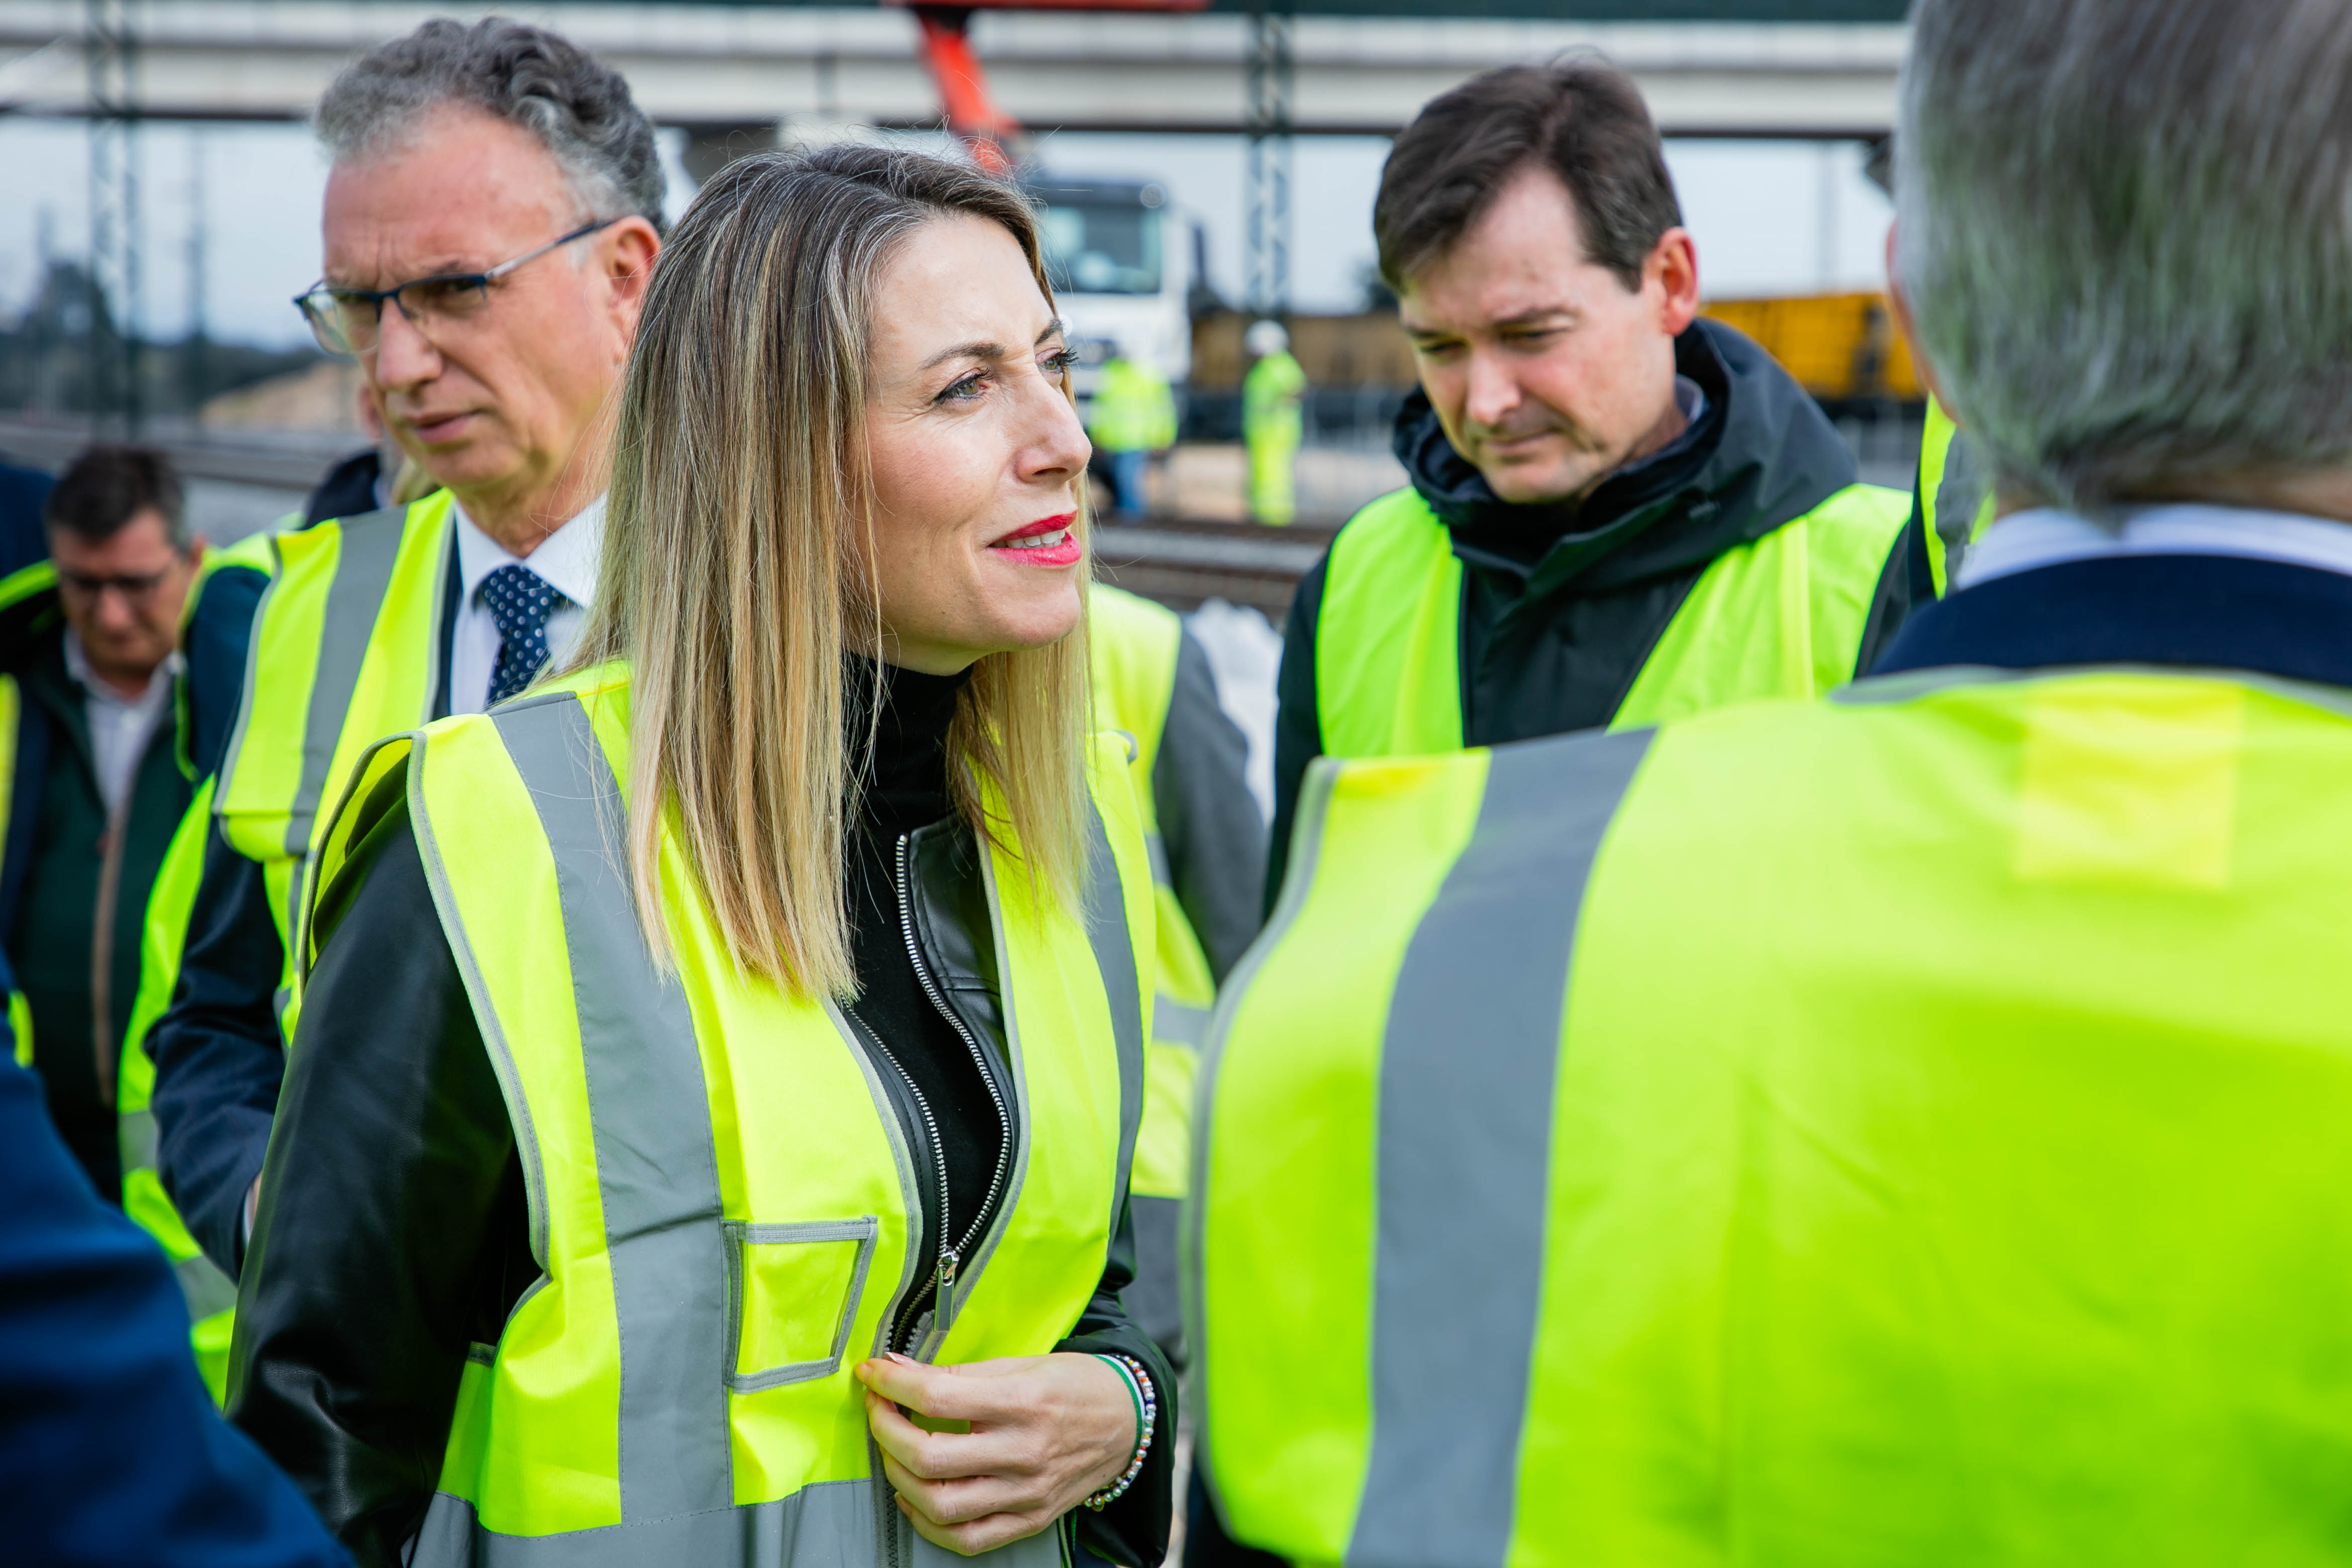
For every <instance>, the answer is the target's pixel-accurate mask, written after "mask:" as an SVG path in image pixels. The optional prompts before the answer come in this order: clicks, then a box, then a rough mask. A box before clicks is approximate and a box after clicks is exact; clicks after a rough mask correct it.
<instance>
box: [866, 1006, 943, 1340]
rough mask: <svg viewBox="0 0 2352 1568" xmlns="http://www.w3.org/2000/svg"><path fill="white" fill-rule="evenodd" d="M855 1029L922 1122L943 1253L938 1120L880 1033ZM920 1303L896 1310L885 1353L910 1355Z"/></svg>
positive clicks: (918, 1220) (910, 1296) (917, 1295)
mask: <svg viewBox="0 0 2352 1568" xmlns="http://www.w3.org/2000/svg"><path fill="white" fill-rule="evenodd" d="M857 1027H858V1029H859V1030H860V1032H862V1033H863V1034H864V1035H865V1036H866V1038H867V1039H868V1040H872V1041H873V1042H874V1049H875V1050H877V1051H880V1052H881V1053H882V1060H884V1061H887V1062H888V1063H889V1064H890V1071H893V1072H895V1073H897V1074H898V1082H901V1083H903V1084H905V1085H906V1086H907V1097H908V1099H910V1100H912V1101H913V1102H914V1103H915V1114H917V1115H918V1116H920V1117H921V1118H922V1119H923V1132H924V1134H925V1136H926V1138H927V1139H928V1141H929V1145H930V1147H929V1154H930V1156H931V1166H932V1169H933V1172H934V1174H935V1175H936V1176H937V1177H938V1187H939V1195H940V1235H941V1238H942V1249H943V1250H944V1247H945V1242H944V1238H945V1236H946V1233H947V1227H948V1157H947V1154H946V1151H945V1150H943V1149H942V1148H941V1147H940V1124H939V1119H938V1118H937V1117H935V1116H933V1115H932V1114H931V1103H930V1102H929V1100H927V1099H925V1098H924V1097H923V1087H922V1085H921V1084H919V1083H918V1082H915V1075H914V1074H913V1073H911V1072H909V1071H907V1064H906V1063H905V1062H903V1061H899V1060H898V1053H897V1052H896V1051H892V1050H891V1049H890V1042H889V1041H888V1040H884V1039H883V1038H882V1031H881V1030H877V1029H869V1028H866V1026H865V1025H864V1023H863V1022H862V1021H861V1022H860V1023H859V1024H858V1026H857ZM922 1224H923V1216H922V1206H921V1205H919V1204H918V1205H917V1206H916V1212H915V1215H914V1227H913V1229H914V1233H915V1235H916V1236H917V1238H919V1237H920V1236H921V1234H922ZM922 1300H923V1292H922V1291H920V1290H913V1291H908V1292H907V1299H906V1301H903V1302H901V1303H900V1304H899V1307H898V1321H897V1322H894V1323H893V1324H891V1326H890V1338H889V1342H888V1348H889V1349H891V1350H895V1351H901V1352H911V1351H912V1350H913V1349H914V1343H913V1342H914V1324H913V1322H912V1320H913V1319H914V1317H915V1316H916V1311H915V1309H916V1308H918V1307H919V1306H920V1305H921V1304H922Z"/></svg>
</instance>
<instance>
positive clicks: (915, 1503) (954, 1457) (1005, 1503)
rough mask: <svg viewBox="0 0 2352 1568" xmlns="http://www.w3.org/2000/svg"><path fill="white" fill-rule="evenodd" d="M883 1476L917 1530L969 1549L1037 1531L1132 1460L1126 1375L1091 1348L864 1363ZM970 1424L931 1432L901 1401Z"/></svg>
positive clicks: (953, 1547) (860, 1376) (953, 1548)
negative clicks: (962, 1360) (967, 1359)
mask: <svg viewBox="0 0 2352 1568" xmlns="http://www.w3.org/2000/svg"><path fill="white" fill-rule="evenodd" d="M857 1380H858V1381H859V1382H860V1383H863V1384H864V1385H866V1422H867V1424H868V1425H869V1426H871V1427H873V1428H874V1440H875V1441H876V1442H877V1443H878V1444H879V1445H881V1448H882V1469H883V1473H884V1474H885V1475H887V1476H888V1477H889V1478H890V1484H891V1485H892V1486H893V1487H896V1488H897V1489H898V1506H899V1508H900V1509H901V1510H903V1511H905V1513H906V1515H907V1517H908V1519H910V1520H912V1521H914V1525H915V1531H916V1533H917V1534H919V1535H920V1536H921V1537H922V1538H923V1539H924V1540H926V1541H929V1542H932V1543H933V1544H934V1545H939V1546H944V1547H946V1548H947V1549H948V1550H949V1551H950V1552H962V1553H964V1554H965V1555H967V1556H970V1555H971V1554H972V1553H973V1552H986V1551H989V1550H990V1549H992V1548H993V1547H998V1546H1002V1545H1003V1544H1004V1543H1005V1542H1009V1541H1019V1540H1020V1539H1022V1538H1023V1537H1024V1536H1028V1535H1034V1534H1036V1533H1037V1532H1038V1531H1041V1530H1043V1529H1045V1527H1046V1526H1047V1525H1049V1524H1052V1523H1053V1522H1054V1521H1055V1520H1057V1519H1059V1518H1061V1517H1062V1515H1064V1514H1066V1513H1067V1512H1068V1511H1070V1510H1071V1509H1073V1508H1075V1507H1076V1506H1077V1505H1078V1503H1079V1502H1081V1501H1082V1500H1085V1499H1087V1498H1088V1497H1091V1496H1092V1495H1093V1494H1095V1493H1096V1492H1097V1491H1100V1490H1102V1489H1103V1488H1104V1487H1107V1486H1108V1485H1109V1484H1110V1483H1111V1482H1112V1481H1114V1480H1116V1479H1118V1477H1119V1476H1120V1474H1121V1473H1122V1472H1124V1471H1125V1470H1126V1469H1127V1465H1128V1461H1129V1459H1131V1458H1134V1457H1135V1441H1136V1432H1135V1399H1134V1396H1132V1395H1130V1394H1129V1392H1128V1387H1127V1380H1126V1379H1125V1378H1123V1377H1121V1376H1120V1375H1118V1373H1116V1372H1114V1371H1112V1370H1111V1369H1110V1368H1109V1367H1108V1366H1106V1365H1104V1364H1102V1363H1101V1362H1099V1361H1097V1360H1096V1359H1095V1358H1094V1357H1093V1356H1091V1355H1078V1354H1071V1353H1069V1352H1064V1353H1062V1354H1055V1355H1029V1356H1013V1357H1007V1358H1005V1359H1003V1360H1000V1361H975V1362H971V1363H970V1364H966V1365H963V1366H927V1365H925V1364H923V1363H921V1362H919V1361H911V1360H909V1359H908V1358H907V1357H906V1356H903V1355H897V1354H892V1355H888V1356H882V1357H877V1358H876V1359H874V1360H872V1361H868V1362H866V1363H864V1364H861V1365H859V1367H858V1368H857ZM899 1406H906V1408H907V1409H908V1410H911V1411H913V1412H915V1413H916V1414H917V1415H919V1416H924V1417H926V1418H928V1419H929V1420H933V1421H961V1422H967V1423H969V1424H970V1426H971V1430H970V1431H969V1432H928V1431H925V1430H924V1429H923V1428H922V1427H918V1426H917V1425H915V1423H914V1422H912V1421H910V1420H908V1418H907V1417H906V1416H905V1415H903V1414H901V1413H900V1411H899Z"/></svg>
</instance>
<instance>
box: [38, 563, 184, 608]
mask: <svg viewBox="0 0 2352 1568" xmlns="http://www.w3.org/2000/svg"><path fill="white" fill-rule="evenodd" d="M178 570H179V564H178V563H177V562H176V561H175V562H174V563H173V564H172V565H170V566H167V567H165V568H164V569H163V570H161V571H142V572H138V573H135V574H133V573H129V572H124V573H121V574H118V575H116V576H113V577H94V576H92V575H90V574H89V573H88V572H82V571H68V570H65V568H63V567H59V568H58V569H57V571H58V591H61V592H63V593H64V594H66V595H67V596H68V597H69V598H73V599H77V600H85V601H92V602H94V601H96V600H97V599H98V598H99V596H100V594H103V593H105V592H106V591H108V590H109V589H111V590H113V591H115V592H117V593H119V594H121V595H122V597H123V598H124V599H125V600H127V601H130V602H131V603H132V604H144V603H145V602H146V601H149V600H150V599H152V598H154V597H155V593H156V591H157V590H158V589H160V588H162V587H163V585H164V584H165V583H167V582H169V581H171V580H172V578H173V575H174V574H175V573H176V572H177V571H178Z"/></svg>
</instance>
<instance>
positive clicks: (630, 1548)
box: [410, 1480, 1062, 1568]
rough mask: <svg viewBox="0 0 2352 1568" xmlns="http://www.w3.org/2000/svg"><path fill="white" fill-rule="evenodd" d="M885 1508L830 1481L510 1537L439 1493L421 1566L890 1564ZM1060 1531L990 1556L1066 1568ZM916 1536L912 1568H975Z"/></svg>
mask: <svg viewBox="0 0 2352 1568" xmlns="http://www.w3.org/2000/svg"><path fill="white" fill-rule="evenodd" d="M877 1503H878V1504H879V1505H880V1506H881V1507H883V1508H887V1509H888V1511H889V1514H890V1517H891V1518H892V1519H893V1520H896V1519H897V1518H898V1510H897V1509H896V1508H890V1507H889V1504H888V1501H887V1497H886V1496H883V1495H881V1494H879V1493H877V1488H876V1487H875V1484H874V1483H873V1482H872V1481H870V1480H851V1481H824V1482H821V1483H819V1484H817V1485H815V1486H809V1487H803V1488H802V1489H801V1490H799V1491H796V1492H794V1493H793V1495H792V1496H790V1497H788V1498H785V1499H782V1500H781V1501H777V1502H761V1503H747V1504H745V1505H743V1506H742V1507H740V1508H728V1509H722V1510H720V1511H717V1512H714V1513H700V1514H694V1515H691V1516H689V1517H685V1518H678V1519H665V1520H657V1521H652V1522H650V1523H646V1524H616V1525H612V1526H609V1527H607V1528H606V1529H604V1530H577V1531H572V1532H570V1533H569V1534H564V1535H500V1534H499V1533H498V1532H496V1531H488V1530H485V1529H483V1528H482V1525H481V1521H479V1520H478V1519H477V1518H476V1517H475V1514H474V1507H473V1505H472V1504H471V1503H469V1502H467V1501H466V1500H465V1499H463V1498H461V1497H457V1496H455V1495H453V1494H451V1493H449V1492H438V1493H436V1494H435V1496H434V1499H433V1502H432V1506H431V1507H429V1508H428V1509H426V1510H425V1525H424V1528H423V1529H422V1530H420V1531H418V1532H417V1536H416V1545H415V1555H414V1556H413V1557H412V1558H411V1559H410V1563H411V1568H509V1565H511V1568H650V1565H653V1564H663V1565H665V1568H666V1565H667V1564H670V1563H691V1564H693V1568H855V1565H857V1564H864V1563H878V1562H879V1561H881V1552H880V1549H879V1547H878V1546H877V1542H876V1540H875V1532H874V1521H876V1519H877V1518H878V1517H880V1515H879V1514H878V1513H877ZM1061 1536H1062V1531H1061V1529H1060V1528H1059V1527H1056V1528H1055V1529H1052V1530H1048V1531H1045V1532H1043V1533H1042V1534H1038V1535H1033V1536H1031V1537H1030V1538H1029V1539H1028V1540H1026V1541H1016V1542H1013V1544H1012V1545H1010V1546H1001V1547H999V1548H997V1549H996V1550H995V1551H994V1552H988V1553H986V1554H985V1555H984V1557H983V1558H982V1559H980V1560H981V1561H985V1562H987V1563H992V1564H1002V1565H1003V1568H1061V1563H1062V1547H1061ZM971 1561H974V1560H973V1559H971V1558H966V1557H957V1556H955V1555H954V1554H953V1553H951V1552H945V1551H943V1550H941V1549H940V1548H939V1547H936V1546H933V1545H932V1544H931V1543H930V1542H927V1541H923V1540H921V1539H919V1538H916V1539H915V1544H914V1551H913V1553H912V1563H911V1564H910V1568H929V1565H930V1564H934V1563H937V1564H945V1563H968V1562H971Z"/></svg>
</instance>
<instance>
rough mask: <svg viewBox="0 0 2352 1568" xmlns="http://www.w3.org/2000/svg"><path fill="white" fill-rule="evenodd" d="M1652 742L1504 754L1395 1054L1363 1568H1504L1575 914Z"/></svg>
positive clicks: (1426, 918)
mask: <svg viewBox="0 0 2352 1568" xmlns="http://www.w3.org/2000/svg"><path fill="white" fill-rule="evenodd" d="M1652 733H1653V732H1651V731H1649V730H1646V729H1641V730H1631V731H1627V732H1625V733H1622V734H1617V735H1593V736H1578V737H1571V738H1568V739H1563V740H1546V741H1535V742H1530V743H1528V744H1524V745H1519V746H1507V747H1499V748H1497V749H1496V751H1495V753H1494V755H1493V760H1492V763H1491V765H1490V769H1489V772H1488V774H1487V779H1486V798H1485V800H1483V801H1482V802H1481V803H1480V805H1479V808H1478V821H1477V825H1476V828H1475V831H1473V833H1472V835H1471V839H1470V843H1469V847H1468V848H1466V849H1465V850H1464V851H1463V852H1462V856H1461V858H1460V859H1459V860H1458V861H1456V862H1454V868H1453V869H1452V870H1451V871H1450V872H1448V873H1446V877H1445V882H1444V885H1443V886H1442V887H1440V888H1439V890H1438V894H1437V899H1436V902H1435V903H1433V904H1431V906H1430V909H1429V912H1428V914H1426V915H1423V917H1422V921H1421V925H1420V926H1419V927H1418V928H1417V929H1416V930H1415V931H1414V932H1413V935H1412V942H1411V943H1410V944H1409V945H1408V946H1406V948H1405V956H1404V965H1403V967H1402V969H1401V970H1400V971H1399V972H1398V975H1397V983H1396V991H1395V994H1394V995H1393V997H1392V998H1391V1000H1390V1003H1389V1017H1388V1025H1387V1029H1386V1031H1385V1033H1384V1034H1383V1036H1382V1038H1381V1088H1380V1145H1379V1159H1380V1175H1379V1177H1378V1181H1379V1195H1380V1230H1379V1235H1378V1237H1377V1239H1376V1241H1375V1249H1376V1257H1375V1260H1374V1262H1373V1284H1372V1298H1373V1305H1372V1336H1371V1337H1372V1447H1371V1458H1370V1464H1369V1465H1368V1466H1367V1468H1366V1471H1365V1476H1364V1491H1363V1500H1362V1502H1361V1504H1360V1506H1359V1508H1358V1510H1357V1513H1356V1523H1355V1530H1354V1532H1353V1534H1352V1536H1351V1537H1350V1539H1349V1543H1348V1557H1347V1561H1348V1563H1349V1568H1487V1565H1495V1568H1499V1565H1500V1564H1501V1563H1502V1562H1503V1559H1504V1555H1505V1552H1507V1549H1508V1547H1509V1545H1510V1541H1511V1531H1512V1524H1513V1515H1514V1513H1515V1511H1516V1501H1517V1483H1518V1471H1519V1463H1518V1460H1519V1431H1520V1427H1521V1424H1522V1423H1523V1421H1524V1419H1525V1416H1526V1411H1527V1404H1528V1375H1529V1365H1530V1363H1531V1362H1532V1360H1533V1357H1534V1354H1535V1334H1536V1315H1537V1312H1538V1307H1539V1305H1540V1301H1541V1295H1542V1285H1543V1266H1544V1235H1545V1215H1546V1211H1547V1208H1548V1203H1547V1198H1548V1196H1549V1195H1548V1193H1547V1190H1546V1176H1547V1173H1548V1171H1549V1156H1550V1148H1551V1120H1552V1084H1553V1074H1554V1070H1555V1068H1556V1065H1557V1063H1558V1061H1559V1040H1560V1021H1561V1013H1562V1009H1563V1008H1564V1006H1565V1003H1566V994H1567V977H1568V974H1569V964H1570V955H1571V954H1572V953H1573V952H1574V951H1575V946H1576V925H1577V916H1578V912H1579V910H1580V906H1581V905H1582V904H1583V899H1584V888H1585V883H1586V882H1587V880H1588V879H1589V878H1590V876H1591V871H1592V861H1593V856H1594V854H1595V853H1596V852H1597V851H1598V850H1599V849H1600V846H1601V835H1602V834H1603V833H1604V832H1605V831H1607V829H1608V826H1609V823H1610V821H1611V819H1612V817H1614V815H1615V814H1616V810H1617V806H1618V802H1619V801H1620V800H1622V799H1623V797H1624V792H1625V789H1626V786H1627V785H1628V784H1629V783H1630V782H1631V781H1632V779H1633V771H1634V769H1635V768H1638V767H1639V766H1640V764H1641V761H1642V757H1643V753H1644V752H1645V751H1646V750H1647V749H1648V747H1649V744H1650V737H1651V735H1652Z"/></svg>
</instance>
